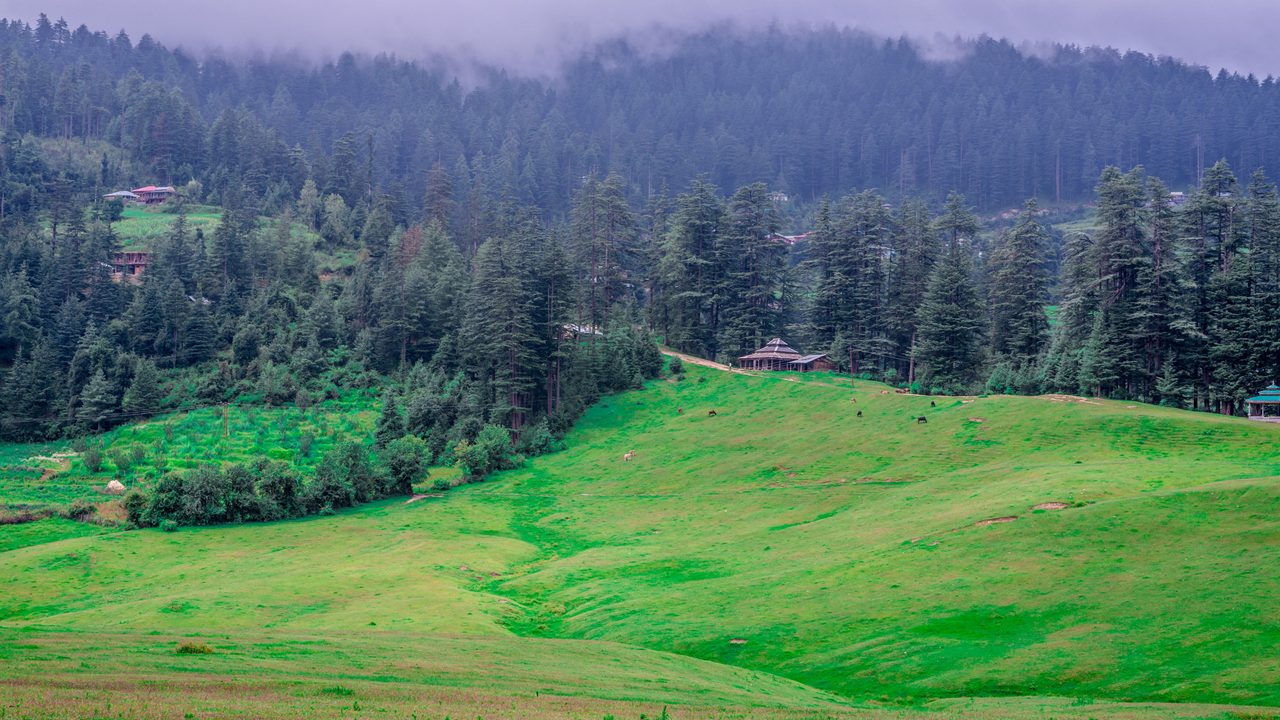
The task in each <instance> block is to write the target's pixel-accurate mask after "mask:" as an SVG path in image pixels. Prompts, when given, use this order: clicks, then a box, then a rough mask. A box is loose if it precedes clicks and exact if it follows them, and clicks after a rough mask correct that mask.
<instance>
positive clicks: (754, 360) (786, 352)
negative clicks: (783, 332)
mask: <svg viewBox="0 0 1280 720" xmlns="http://www.w3.org/2000/svg"><path fill="white" fill-rule="evenodd" d="M799 359H800V353H798V352H796V351H795V350H793V349H792V348H791V346H790V345H788V344H786V343H784V342H782V338H774V339H772V340H770V341H769V342H767V343H765V346H764V347H762V348H760V349H759V350H757V351H755V352H753V353H751V354H750V355H743V356H742V357H740V358H738V367H740V368H743V369H746V370H792V369H793V368H791V367H790V364H791V362H792V361H794V360H799Z"/></svg>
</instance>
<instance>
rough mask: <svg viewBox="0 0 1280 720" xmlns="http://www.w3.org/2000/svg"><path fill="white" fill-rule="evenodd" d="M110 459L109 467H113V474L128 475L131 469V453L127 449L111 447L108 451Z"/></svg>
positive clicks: (129, 449)
mask: <svg viewBox="0 0 1280 720" xmlns="http://www.w3.org/2000/svg"><path fill="white" fill-rule="evenodd" d="M108 455H110V457H111V465H115V473H116V474H123V473H128V471H129V468H133V452H132V450H131V448H128V447H113V448H111V450H109V451H108Z"/></svg>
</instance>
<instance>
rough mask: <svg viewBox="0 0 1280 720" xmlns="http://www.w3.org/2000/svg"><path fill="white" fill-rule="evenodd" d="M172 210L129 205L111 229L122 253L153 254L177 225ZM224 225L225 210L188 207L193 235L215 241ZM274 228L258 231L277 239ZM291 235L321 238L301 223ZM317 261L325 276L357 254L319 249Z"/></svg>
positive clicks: (270, 224) (266, 223) (266, 224)
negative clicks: (148, 252)
mask: <svg viewBox="0 0 1280 720" xmlns="http://www.w3.org/2000/svg"><path fill="white" fill-rule="evenodd" d="M170 210H171V208H169V207H166V206H164V205H159V206H150V207H144V206H139V205H126V206H125V208H124V211H123V213H122V215H121V217H120V219H119V220H118V221H116V222H114V223H112V225H111V228H112V230H113V231H114V232H115V234H116V237H117V238H118V239H119V241H120V247H121V249H122V250H131V251H139V250H150V249H151V248H152V247H153V246H154V245H155V243H156V241H157V240H159V239H161V238H165V237H168V236H169V234H170V233H171V232H173V226H174V224H175V223H176V222H177V221H178V214H177V213H176V212H170ZM221 223H222V208H219V207H216V206H212V205H188V206H187V227H188V229H189V231H190V232H191V233H192V234H193V235H194V233H195V232H196V231H197V230H198V231H200V232H202V233H204V236H205V238H206V239H208V238H212V237H213V233H214V232H215V231H216V230H217V229H218V225H219V224H221ZM274 224H275V220H274V219H271V218H262V219H260V221H259V229H260V230H261V232H263V233H264V234H266V235H267V236H268V237H274V235H273V233H274V232H275V230H274ZM290 232H291V233H292V235H293V236H294V237H301V238H308V239H310V240H311V241H312V242H316V243H318V242H319V236H318V235H317V234H316V233H315V232H313V231H312V230H311V229H310V228H309V227H307V226H306V225H303V224H301V223H297V222H294V223H292V225H291V227H290ZM206 242H207V240H206ZM316 261H317V264H318V265H319V267H320V269H321V270H323V271H325V272H331V273H332V272H339V271H345V270H348V269H350V267H351V266H352V265H353V264H354V262H355V254H354V253H353V252H352V251H350V250H339V251H338V252H336V253H332V254H330V253H326V252H324V251H323V250H321V249H319V248H318V249H317V255H316Z"/></svg>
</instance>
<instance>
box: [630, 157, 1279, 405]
mask: <svg viewBox="0 0 1280 720" xmlns="http://www.w3.org/2000/svg"><path fill="white" fill-rule="evenodd" d="M1097 194H1098V205H1097V218H1096V222H1097V226H1098V227H1097V229H1096V231H1093V232H1077V233H1072V234H1069V235H1068V236H1067V237H1066V238H1065V246H1063V247H1062V254H1063V256H1064V257H1063V258H1062V261H1061V263H1060V264H1061V268H1060V272H1056V270H1057V268H1058V265H1059V261H1058V259H1057V257H1056V255H1057V252H1055V248H1057V247H1058V246H1059V244H1060V242H1061V241H1060V240H1059V239H1056V238H1054V233H1053V231H1052V230H1051V229H1049V228H1047V227H1046V226H1045V225H1044V224H1043V223H1042V217H1043V213H1042V211H1041V210H1040V208H1039V206H1038V205H1037V203H1036V202H1035V201H1034V200H1030V201H1028V202H1027V203H1026V205H1025V207H1024V208H1023V210H1022V212H1021V213H1020V214H1019V216H1018V218H1017V220H1016V222H1014V223H1013V224H1012V225H1011V226H1010V227H1007V228H1005V229H1003V230H1002V231H1000V232H999V233H997V234H996V235H995V236H994V237H988V236H986V235H984V234H983V233H982V232H981V228H980V224H979V222H978V220H977V218H976V217H975V216H974V215H973V214H972V212H971V211H970V210H969V208H967V207H966V205H965V201H964V199H963V198H962V197H961V196H959V195H956V194H953V195H951V196H950V197H949V198H948V200H947V202H946V203H945V205H944V206H943V207H942V209H941V212H939V213H937V214H936V215H935V214H933V213H931V212H930V209H929V207H928V206H927V205H925V204H923V203H921V202H918V201H909V202H907V203H905V204H903V205H901V206H899V207H897V208H893V207H891V206H890V205H889V204H888V203H887V202H886V201H885V199H884V198H883V197H882V196H880V195H878V194H876V193H874V192H869V191H868V192H862V193H857V194H853V195H849V196H846V197H844V198H842V199H840V200H838V201H837V202H833V203H828V202H823V203H822V205H821V207H820V210H819V212H818V216H817V221H816V224H815V227H814V230H813V231H812V232H811V233H810V234H809V236H808V237H807V238H806V239H805V240H803V241H801V242H800V243H798V244H797V245H795V246H794V247H788V245H786V244H785V243H783V242H781V241H780V240H779V239H778V238H777V237H776V236H774V235H773V234H772V233H773V232H774V230H776V227H777V220H776V216H775V215H774V214H773V213H772V211H771V206H770V205H769V203H768V200H767V197H766V195H765V191H764V188H763V186H748V187H745V188H742V189H740V190H739V191H738V192H737V193H735V194H734V195H733V197H732V198H731V199H730V200H729V201H728V202H725V201H723V200H721V199H720V198H719V197H717V195H716V193H715V192H714V189H713V188H711V187H710V186H708V185H706V184H703V183H695V185H694V186H693V187H692V188H691V190H690V191H689V192H688V193H686V194H684V195H681V196H680V197H678V198H677V199H676V201H675V205H674V211H673V212H671V213H670V215H669V216H667V217H666V218H665V219H664V220H663V228H664V230H663V232H662V233H661V234H660V235H659V236H658V237H657V239H656V245H655V253H656V262H655V263H654V264H653V266H652V267H653V268H654V271H653V274H652V276H651V280H650V287H651V289H652V295H651V302H650V305H649V316H650V321H651V322H652V323H653V325H654V327H655V330H656V332H658V334H660V335H662V336H664V337H666V338H667V340H668V342H670V343H671V344H672V345H674V346H675V347H678V348H680V349H682V350H686V351H689V352H693V353H697V354H701V355H704V356H707V357H716V358H718V359H720V360H723V361H732V360H733V359H734V358H736V357H737V356H740V355H743V354H746V353H747V352H750V351H751V350H753V349H754V348H756V347H758V346H759V345H760V344H761V343H762V341H763V339H765V338H768V337H771V336H773V335H785V336H787V337H789V338H792V339H793V340H797V341H799V342H798V345H799V346H801V347H803V348H804V349H805V350H806V351H807V352H814V351H825V352H828V353H829V354H830V355H831V356H832V357H833V359H834V360H836V361H837V362H838V363H839V364H840V366H841V368H842V369H843V370H846V371H850V372H853V373H856V374H861V375H863V376H865V377H874V378H876V379H883V380H885V381H887V382H890V383H898V384H905V385H910V386H912V387H914V388H916V389H918V390H922V391H924V392H952V393H960V392H980V391H990V392H1014V393H1040V392H1048V391H1058V392H1069V393H1081V394H1086V395H1098V396H1105V397H1115V398H1126V399H1133V400H1142V401H1148V402H1159V403H1163V404H1167V405H1173V406H1178V407H1191V408H1197V409H1206V410H1213V411H1217V412H1223V413H1228V414H1230V413H1238V412H1241V411H1242V410H1243V407H1242V404H1241V402H1240V401H1241V400H1243V399H1244V398H1245V397H1248V396H1249V395H1250V394H1252V392H1253V391H1255V390H1257V389H1258V388H1259V387H1261V386H1263V385H1264V384H1265V383H1266V382H1268V381H1270V380H1271V379H1273V378H1275V377H1277V375H1278V374H1280V201H1278V200H1277V196H1276V188H1275V185H1274V184H1273V183H1272V182H1271V181H1270V180H1268V179H1267V177H1266V176H1265V175H1264V174H1263V173H1262V172H1261V171H1259V172H1257V173H1255V174H1254V176H1253V177H1252V182H1251V183H1250V184H1249V186H1248V188H1247V189H1245V188H1243V187H1242V186H1241V184H1240V182H1239V181H1238V179H1237V178H1236V177H1235V175H1234V174H1233V172H1232V171H1231V169H1230V166H1229V165H1228V164H1227V163H1226V162H1225V161H1220V162H1218V163H1216V164H1214V165H1213V166H1212V167H1210V168H1209V169H1207V170H1206V172H1205V181H1204V183H1203V185H1202V186H1201V187H1200V188H1199V189H1198V190H1197V191H1196V192H1194V193H1193V194H1191V195H1189V196H1186V198H1185V202H1182V200H1181V199H1179V200H1175V199H1174V198H1172V197H1171V196H1170V193H1169V191H1168V189H1167V187H1166V186H1165V185H1164V183H1162V182H1161V181H1159V180H1158V179H1156V178H1154V177H1150V176H1148V175H1147V174H1146V173H1145V171H1144V170H1143V169H1142V168H1136V169H1133V170H1131V171H1129V172H1121V171H1120V170H1118V169H1116V168H1107V169H1106V170H1104V171H1103V172H1102V174H1101V177H1100V179H1099V181H1098V186H1097ZM1050 312H1053V318H1054V320H1055V322H1054V323H1053V324H1052V326H1051V323H1050Z"/></svg>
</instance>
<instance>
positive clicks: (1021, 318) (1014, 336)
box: [990, 200, 1049, 366]
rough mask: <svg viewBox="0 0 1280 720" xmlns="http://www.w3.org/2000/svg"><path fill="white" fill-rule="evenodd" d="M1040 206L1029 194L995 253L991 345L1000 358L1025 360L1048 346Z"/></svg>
mask: <svg viewBox="0 0 1280 720" xmlns="http://www.w3.org/2000/svg"><path fill="white" fill-rule="evenodd" d="M1038 213H1039V206H1038V205H1037V204H1036V201H1035V200H1028V201H1027V203H1026V205H1024V206H1023V212H1022V215H1021V217H1019V219H1018V222H1017V223H1016V224H1015V225H1014V226H1013V228H1011V229H1010V230H1009V232H1007V233H1005V234H1004V236H1003V237H1002V238H1001V241H1000V243H999V245H998V246H997V247H996V249H995V252H994V253H993V257H992V263H991V264H992V270H991V282H990V307H991V351H992V353H993V354H994V355H995V357H996V359H997V360H998V361H1001V360H1005V361H1008V362H1010V363H1011V364H1012V365H1014V366H1024V365H1026V364H1028V363H1030V362H1032V361H1034V360H1035V359H1036V358H1037V357H1039V355H1040V353H1041V351H1042V350H1043V349H1044V344H1045V340H1046V337H1047V336H1048V331H1049V321H1048V318H1047V316H1046V315H1045V313H1044V306H1045V301H1046V298H1047V291H1046V284H1047V278H1046V277H1045V276H1046V273H1045V244H1046V242H1047V237H1046V234H1045V229H1044V227H1043V226H1042V225H1041V224H1040V222H1039V220H1037V215H1038Z"/></svg>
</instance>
